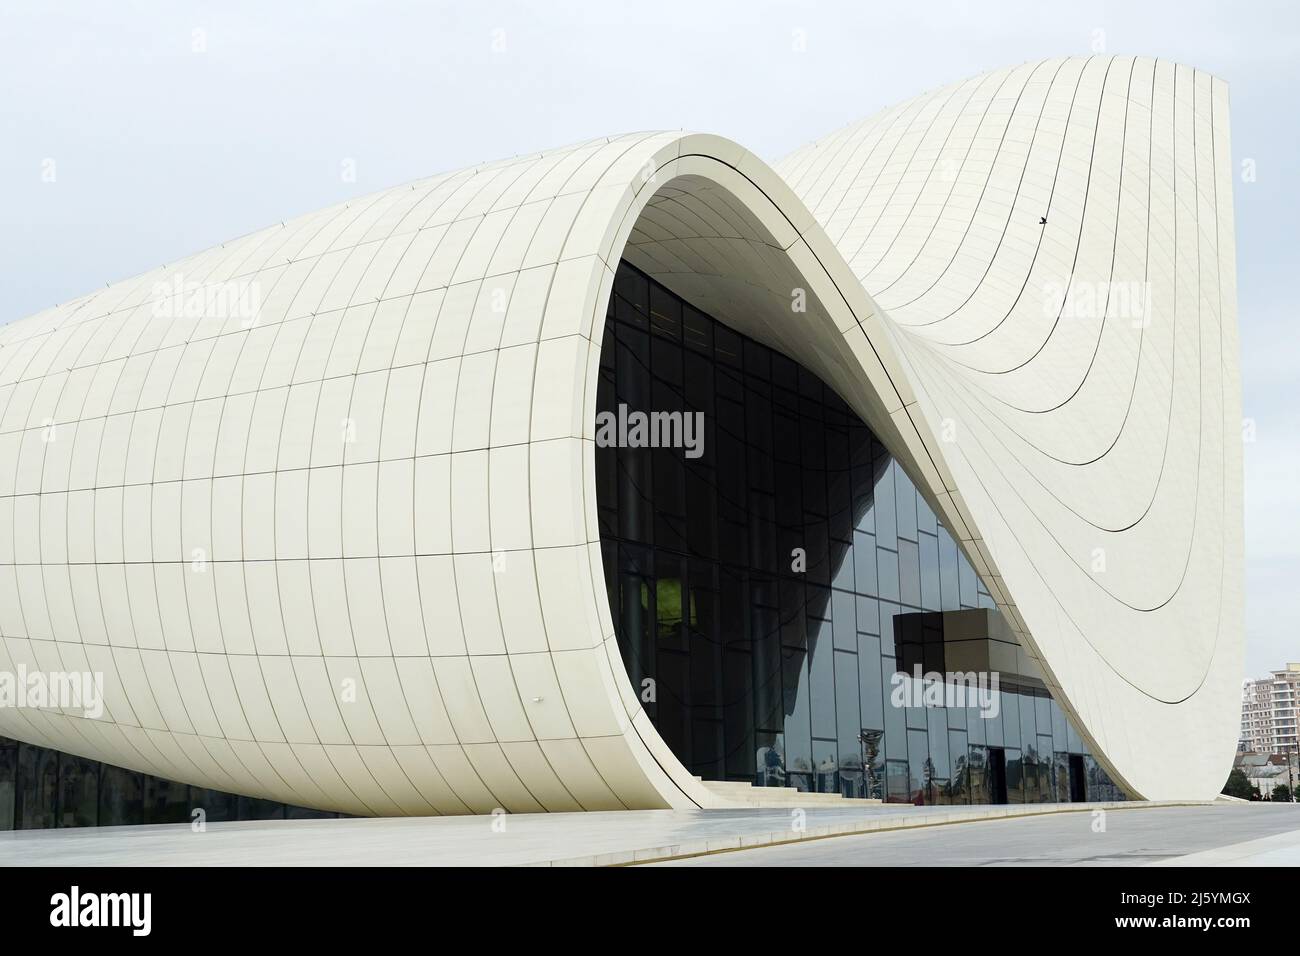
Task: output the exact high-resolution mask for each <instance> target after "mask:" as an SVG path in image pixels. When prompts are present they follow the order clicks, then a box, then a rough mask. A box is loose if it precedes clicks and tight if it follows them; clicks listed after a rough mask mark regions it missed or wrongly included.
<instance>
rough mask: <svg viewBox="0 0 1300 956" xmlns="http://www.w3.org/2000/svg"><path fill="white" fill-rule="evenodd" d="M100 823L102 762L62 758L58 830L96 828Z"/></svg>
mask: <svg viewBox="0 0 1300 956" xmlns="http://www.w3.org/2000/svg"><path fill="white" fill-rule="evenodd" d="M98 822H99V762H98V761H96V760H89V759H87V758H86V757H77V756H74V755H72V754H60V755H59V826H61V827H93V826H95V825H96V824H97V823H98Z"/></svg>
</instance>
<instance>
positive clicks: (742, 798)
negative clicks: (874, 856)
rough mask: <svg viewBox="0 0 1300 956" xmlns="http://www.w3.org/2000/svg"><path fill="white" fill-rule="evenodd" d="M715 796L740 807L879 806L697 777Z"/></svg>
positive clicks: (835, 795) (875, 802)
mask: <svg viewBox="0 0 1300 956" xmlns="http://www.w3.org/2000/svg"><path fill="white" fill-rule="evenodd" d="M695 779H696V780H699V781H700V783H701V784H703V785H704V788H705V789H706V790H708V791H709V792H710V793H712V794H713V795H714V796H716V797H719V798H721V799H722V800H725V801H727V803H728V804H730V805H733V806H737V807H802V808H804V809H811V808H813V807H827V808H829V807H845V808H849V807H866V806H875V805H879V804H880V801H879V800H864V799H860V798H857V797H845V796H843V795H841V794H838V793H805V792H801V791H799V790H796V789H795V788H794V787H756V786H754V785H753V784H752V783H745V782H744V781H733V780H705V779H703V778H702V777H696V778H695Z"/></svg>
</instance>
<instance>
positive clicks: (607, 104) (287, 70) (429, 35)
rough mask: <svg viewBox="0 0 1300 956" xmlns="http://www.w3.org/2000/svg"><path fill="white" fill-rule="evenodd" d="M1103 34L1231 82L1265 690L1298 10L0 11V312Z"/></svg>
mask: <svg viewBox="0 0 1300 956" xmlns="http://www.w3.org/2000/svg"><path fill="white" fill-rule="evenodd" d="M796 30H799V31H803V35H804V36H805V37H806V44H807V50H806V52H803V53H799V52H795V50H794V49H793V47H794V44H793V43H792V37H793V35H794V33H795V31H796ZM196 31H201V32H199V33H196ZM498 31H499V32H498ZM1099 31H1100V32H1099ZM196 40H201V41H202V43H200V44H198V45H200V46H202V47H203V49H201V50H198V51H196V49H195V47H196ZM1098 40H1101V41H1102V42H1103V43H1104V52H1107V53H1120V54H1145V55H1151V56H1160V57H1167V58H1171V59H1176V60H1178V61H1180V62H1184V63H1187V64H1189V65H1192V66H1196V67H1199V68H1201V69H1205V70H1209V71H1211V72H1213V73H1215V74H1217V75H1219V76H1222V77H1224V78H1225V79H1226V80H1228V82H1229V84H1230V85H1231V95H1232V138H1233V150H1234V153H1235V160H1236V163H1237V165H1238V167H1239V166H1240V163H1241V161H1242V160H1243V159H1247V158H1248V159H1253V160H1254V161H1255V164H1256V169H1257V179H1256V181H1255V182H1251V183H1243V182H1241V180H1240V177H1239V178H1238V181H1237V183H1236V191H1235V197H1234V198H1235V203H1236V221H1237V259H1238V307H1239V311H1240V322H1241V342H1242V378H1243V381H1244V389H1245V414H1246V415H1247V416H1249V417H1251V418H1253V419H1254V420H1255V421H1256V423H1257V435H1258V437H1257V440H1256V441H1255V442H1254V443H1253V444H1249V445H1247V447H1246V548H1247V586H1246V592H1247V632H1248V643H1247V671H1248V673H1251V674H1260V673H1263V672H1266V671H1267V670H1269V669H1271V668H1274V667H1280V666H1282V664H1283V663H1284V662H1285V661H1286V660H1288V659H1290V660H1300V611H1298V610H1297V599H1296V591H1297V590H1298V589H1300V507H1297V493H1296V487H1297V482H1300V420H1298V413H1297V406H1298V405H1300V388H1298V387H1297V386H1298V385H1300V330H1298V329H1297V325H1300V323H1297V322H1296V321H1295V319H1294V318H1293V308H1294V307H1293V304H1292V303H1293V299H1294V296H1293V294H1292V292H1293V290H1294V288H1295V285H1296V281H1297V277H1298V276H1300V268H1298V267H1300V256H1297V246H1296V237H1297V222H1298V221H1300V199H1298V192H1297V187H1296V180H1297V175H1298V174H1300V169H1298V166H1300V162H1298V161H1300V120H1298V117H1300V103H1298V102H1297V99H1298V97H1297V87H1298V84H1297V80H1298V79H1300V5H1296V4H1294V3H1290V2H1282V0H1279V2H1253V3H1240V2H1236V3H1233V2H1221V3H1210V2H1185V0H1184V2H1151V3H1137V2H1132V0H1130V2H1124V3H1110V4H1106V3H1097V2H1073V3H1067V2H1044V0H1031V2H1004V3H980V4H976V3H963V2H954V3H945V2H936V0H921V2H917V3H901V4H900V3H893V2H871V3H863V2H844V3H830V2H824V3H800V2H773V0H742V2H718V0H709V2H703V0H693V2H675V0H657V2H655V3H627V4H622V3H616V2H611V0H604V2H589V3H581V2H556V0H547V2H534V3H499V2H481V0H480V2H473V3H468V2H466V3H437V2H400V3H399V2H391V3H380V2H353V3H343V2H336V0H317V2H307V0H298V2H275V3H269V2H262V0H224V2H221V3H216V2H207V3H202V2H186V0H167V2H163V0H158V2H152V3H146V2H128V0H116V2H113V3H102V2H84V0H83V2H64V3H61V4H59V5H58V7H57V8H56V7H55V6H54V5H53V4H51V3H49V0H35V2H28V0H0V144H2V145H0V292H2V293H3V295H0V322H4V321H9V320H12V319H16V318H20V317H22V316H24V315H28V314H30V313H32V312H35V311H37V310H39V309H41V308H44V307H46V306H48V305H51V304H53V303H55V302H59V301H63V300H66V299H69V298H72V297H74V296H77V295H80V294H83V293H86V292H89V291H91V290H92V289H94V288H96V287H97V286H100V285H103V284H104V283H105V282H111V281H116V280H118V279H123V278H126V277H128V276H131V275H134V274H136V273H139V272H142V271H144V270H146V269H150V268H152V267H154V266H157V265H160V264H162V263H164V262H171V261H173V260H175V259H178V258H180V257H182V256H184V255H186V254H188V253H191V252H196V251H199V250H201V249H204V248H206V247H208V246H211V245H214V244H216V243H219V242H222V241H224V240H226V239H230V238H232V237H234V236H237V235H240V234H243V233H245V232H249V231H251V230H253V229H256V228H259V227H261V226H265V225H267V224H269V223H272V222H277V221H279V220H281V219H285V218H287V217H289V216H293V215H297V214H299V213H304V212H309V211H311V210H314V209H317V208H319V207H321V206H325V205H328V204H329V203H331V202H335V201H337V200H340V199H345V198H347V197H349V196H352V195H359V194H362V193H366V192H371V191H374V190H376V189H380V188H382V187H385V186H390V185H394V184H397V183H400V182H403V181H406V180H410V179H416V178H419V177H421V176H427V175H429V174H432V173H436V172H440V171H443V170H448V169H455V168H458V167H461V166H466V165H470V164H472V163H475V162H478V161H481V160H491V159H498V158H501V157H504V156H511V155H515V154H519V153H531V152H535V151H537V150H539V149H543V148H546V147H551V146H559V145H563V144H565V143H568V142H572V141H574V140H579V139H585V138H589V137H592V136H600V135H605V134H609V133H615V132H624V131H628V130H638V129H676V128H687V129H698V130H706V131H709V132H714V133H719V134H722V135H724V136H728V137H730V138H732V139H735V140H737V141H739V142H741V143H743V144H744V145H745V146H747V147H749V148H750V149H751V150H753V151H754V152H756V153H758V154H759V155H760V156H763V157H765V158H767V159H769V160H775V159H777V158H779V157H780V156H782V155H783V154H785V153H787V152H789V151H791V150H793V149H794V148H796V147H797V146H799V145H801V144H803V143H804V142H806V141H808V140H810V139H814V138H816V137H818V136H820V135H822V134H824V133H826V132H828V131H830V130H832V129H834V128H835V127H837V126H840V125H842V124H844V123H847V122H850V121H852V120H855V119H859V118H862V117H865V116H868V115H870V114H872V113H874V112H876V111H877V110H879V109H881V108H882V107H884V106H887V105H890V104H892V103H896V102H899V101H901V100H904V99H907V98H909V97H911V96H913V95H915V94H917V93H920V92H922V91H924V90H928V89H932V88H934V87H936V86H941V85H943V84H945V83H949V82H951V81H954V80H959V79H962V78H965V77H967V76H970V75H972V74H975V73H979V72H983V71H985V70H988V69H992V68H995V67H1000V66H1005V65H1008V64H1012V63H1019V62H1022V61H1024V60H1029V59H1037V58H1040V57H1043V56H1050V55H1057V54H1086V53H1090V52H1096V51H1095V49H1094V44H1095V43H1097V42H1098ZM502 41H504V50H502V49H500V48H501V45H502ZM348 159H350V160H353V161H354V163H355V168H356V172H357V176H356V181H355V182H344V181H342V179H341V177H340V167H341V163H342V162H343V161H344V160H348ZM46 160H53V161H54V163H55V170H56V174H57V176H56V181H55V182H53V183H49V182H44V181H43V180H42V175H41V174H42V170H43V169H44V168H46V167H45V166H44V165H43V164H44V163H45V161H46Z"/></svg>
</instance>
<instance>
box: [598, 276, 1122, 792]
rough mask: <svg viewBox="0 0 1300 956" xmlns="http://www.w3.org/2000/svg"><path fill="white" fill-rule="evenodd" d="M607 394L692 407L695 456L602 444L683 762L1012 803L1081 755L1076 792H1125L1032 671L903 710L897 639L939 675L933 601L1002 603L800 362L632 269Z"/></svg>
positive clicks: (890, 462)
mask: <svg viewBox="0 0 1300 956" xmlns="http://www.w3.org/2000/svg"><path fill="white" fill-rule="evenodd" d="M620 406H626V409H630V410H633V411H635V410H641V411H644V412H681V413H696V412H698V413H701V414H702V421H703V449H702V454H700V455H699V456H698V457H692V456H689V455H687V454H686V453H685V450H684V449H683V448H680V447H658V448H654V447H630V444H631V443H630V442H624V443H621V444H618V445H615V446H610V445H607V444H602V443H601V442H600V441H598V442H597V445H598V447H597V451H596V472H597V489H598V492H597V493H598V504H599V517H600V531H601V541H602V550H603V557H604V562H605V580H606V583H607V585H608V588H609V601H610V607H611V610H612V613H613V617H614V620H615V622H616V627H617V629H618V638H619V644H620V647H621V650H622V654H623V660H624V663H625V665H626V668H627V671H628V675H629V677H630V678H631V681H632V684H633V686H634V688H635V689H636V691H637V693H638V695H639V696H640V697H641V699H642V701H643V703H644V706H645V708H646V710H647V712H648V713H649V716H650V717H651V719H652V720H653V721H654V724H655V726H656V728H657V729H658V730H659V732H660V734H661V735H662V736H663V738H664V740H665V741H666V742H667V743H668V745H669V746H670V747H671V748H672V749H673V752H674V753H676V754H677V755H678V757H680V758H681V760H682V761H683V763H685V765H686V766H687V767H688V768H689V769H690V770H691V772H692V773H695V774H698V775H700V776H702V777H704V778H705V779H706V780H743V781H752V782H754V783H756V784H758V785H773V786H775V785H779V786H793V787H797V788H798V789H800V790H813V791H825V792H840V793H843V794H844V795H846V796H855V797H878V798H881V799H885V800H889V801H893V802H911V803H924V804H932V803H969V802H973V803H988V802H1002V801H1004V800H1005V801H1008V802H1013V803H1022V802H1040V801H1041V802H1056V801H1065V800H1069V799H1071V794H1073V795H1074V799H1080V796H1079V794H1080V789H1079V784H1076V785H1075V786H1074V789H1073V790H1072V788H1071V780H1072V777H1073V779H1075V780H1078V778H1079V776H1080V767H1082V768H1083V769H1084V772H1086V774H1087V779H1086V780H1083V781H1079V783H1081V784H1082V785H1083V788H1084V790H1083V792H1085V793H1086V798H1087V799H1090V800H1104V799H1122V794H1121V793H1120V792H1119V789H1118V788H1117V787H1115V786H1114V785H1113V784H1111V782H1110V781H1109V780H1108V779H1107V778H1106V776H1105V774H1104V772H1103V771H1101V768H1100V767H1098V766H1097V765H1096V762H1095V761H1094V760H1093V759H1092V758H1091V757H1090V756H1088V755H1087V750H1086V748H1085V747H1084V745H1083V743H1082V741H1081V740H1080V739H1079V735H1078V733H1077V732H1076V731H1075V729H1074V728H1073V727H1072V726H1071V725H1070V722H1069V721H1068V720H1067V719H1066V718H1065V715H1064V713H1063V711H1062V710H1061V709H1060V707H1058V706H1057V704H1056V703H1055V701H1053V700H1052V699H1051V697H1050V696H1049V694H1048V693H1047V691H1046V690H1045V689H1043V688H1042V687H1041V686H1032V685H1031V684H1030V683H1028V682H1026V683H1022V684H1019V685H1017V684H1010V685H1008V684H1005V683H1004V684H1003V686H1002V689H1001V691H1000V692H999V701H998V703H999V707H998V709H997V716H996V717H985V716H981V715H980V712H979V711H978V710H977V709H975V708H966V707H961V708H958V707H949V708H943V707H926V706H920V705H918V706H896V705H895V701H894V695H893V694H892V688H893V684H892V682H891V678H892V677H893V676H894V674H895V673H896V671H897V670H898V669H899V666H900V665H899V655H900V654H901V655H902V658H903V664H904V665H905V666H906V667H907V668H908V669H909V670H910V669H911V667H912V665H913V664H914V663H919V664H921V665H922V666H923V669H924V670H927V671H928V670H939V671H942V670H944V667H943V645H942V634H941V633H939V632H938V631H937V630H936V625H935V623H934V622H935V621H936V620H938V619H939V615H937V614H936V613H934V612H941V611H958V610H961V609H965V608H981V607H984V608H993V607H994V603H993V601H992V599H991V598H990V597H989V595H988V593H987V591H986V590H985V589H984V587H983V585H982V584H981V582H980V581H979V579H978V576H977V575H976V574H975V572H974V570H973V568H972V567H971V566H970V564H969V563H968V562H967V561H966V559H965V558H964V557H963V556H962V554H961V553H960V551H959V550H958V548H957V545H956V542H955V541H954V540H953V538H952V537H951V535H950V534H949V533H948V531H947V530H946V529H945V528H944V527H943V525H942V523H941V522H939V521H938V520H937V519H936V516H935V514H934V512H933V511H932V510H931V509H930V507H929V506H928V505H927V504H926V502H925V501H924V499H923V498H922V497H921V496H920V495H919V494H918V493H917V491H916V487H915V486H914V485H913V483H912V481H911V480H910V479H909V478H908V476H907V475H906V474H905V473H904V472H903V470H902V469H901V468H900V467H899V465H898V463H897V462H896V461H895V460H894V459H893V458H892V457H891V455H890V454H889V452H888V451H887V450H886V449H885V447H884V446H883V445H882V444H881V443H880V442H879V441H878V440H877V439H876V437H875V436H874V435H873V434H872V433H871V431H870V430H869V429H868V428H867V427H866V425H864V424H863V423H862V422H861V421H860V420H858V418H857V417H856V415H854V413H853V412H852V411H851V410H850V409H849V408H848V406H847V405H845V404H844V402H842V401H841V400H840V398H839V397H838V396H837V395H836V394H835V393H834V392H833V391H832V390H831V389H830V388H828V387H826V386H825V385H824V384H823V383H822V382H821V381H820V380H819V379H818V378H817V377H816V376H814V375H813V374H812V373H810V372H809V371H808V370H807V369H805V368H802V367H801V366H799V365H798V364H796V363H795V362H793V361H792V360H790V359H788V358H786V357H785V356H783V355H781V354H779V353H777V352H775V351H773V350H771V349H769V348H767V347H765V346H763V345H761V344H759V343H758V342H755V341H753V340H751V339H748V338H746V337H744V336H742V335H740V334H738V333H736V332H735V331H733V330H731V329H730V328H728V327H727V326H725V325H723V324H721V323H720V322H718V321H716V320H714V319H712V318H711V317H709V316H707V315H704V314H703V313H701V312H699V311H698V310H696V309H694V308H692V307H691V306H690V305H689V304H687V303H685V302H683V301H682V300H681V299H679V298H678V297H677V296H675V295H673V294H672V293H671V292H669V291H668V290H667V289H665V288H664V287H662V286H660V285H659V284H657V283H655V282H653V281H651V280H649V279H648V278H647V277H646V276H644V275H643V274H641V273H640V272H638V271H637V270H635V269H633V268H632V267H630V266H628V265H627V264H626V263H624V264H622V265H621V266H620V268H619V272H618V276H617V279H616V282H615V289H614V294H613V295H612V297H611V300H610V306H609V314H608V319H607V322H606V327H605V334H604V344H603V348H602V351H601V378H600V384H599V394H598V411H599V412H602V413H603V412H609V413H612V414H617V412H618V409H619V408H620ZM1071 755H1074V756H1075V757H1076V759H1075V760H1074V761H1072V760H1071ZM1078 758H1083V760H1082V762H1081V761H1080V759H1078ZM1072 768H1073V770H1072Z"/></svg>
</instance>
